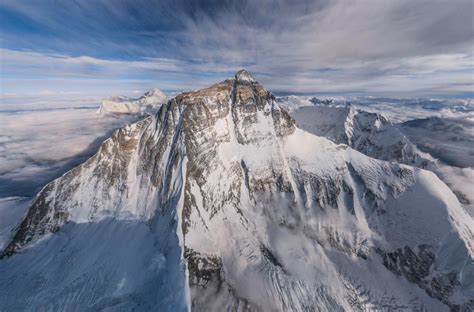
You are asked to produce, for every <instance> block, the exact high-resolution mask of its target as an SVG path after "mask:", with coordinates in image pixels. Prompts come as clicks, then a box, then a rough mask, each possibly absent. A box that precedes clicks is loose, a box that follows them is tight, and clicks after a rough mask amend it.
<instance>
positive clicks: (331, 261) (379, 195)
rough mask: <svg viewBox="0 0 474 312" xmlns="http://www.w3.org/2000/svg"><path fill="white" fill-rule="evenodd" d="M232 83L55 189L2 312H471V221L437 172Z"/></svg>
mask: <svg viewBox="0 0 474 312" xmlns="http://www.w3.org/2000/svg"><path fill="white" fill-rule="evenodd" d="M234 78H235V79H228V80H225V81H222V82H219V83H217V84H214V85H212V86H210V87H208V88H205V89H201V90H196V91H190V92H184V93H182V94H180V95H178V96H176V97H175V98H173V99H171V100H169V101H167V102H165V103H164V104H163V105H162V106H161V107H160V109H159V111H158V112H157V113H156V115H154V116H149V117H147V118H145V119H142V120H141V121H139V122H137V123H135V124H132V125H127V126H125V127H123V128H121V129H120V130H118V131H116V132H115V133H114V134H113V135H112V137H111V138H109V139H107V140H106V141H105V142H104V143H103V144H102V146H101V147H100V149H99V150H98V152H97V153H96V154H95V155H94V156H93V157H91V158H90V159H88V160H87V161H86V162H85V163H83V164H81V165H79V166H78V167H76V168H74V169H72V170H71V171H69V172H68V173H66V174H64V175H63V176H61V177H60V178H58V179H56V180H54V181H52V182H51V183H49V184H48V185H47V186H45V187H44V188H43V189H42V190H41V192H40V193H39V194H38V196H37V197H36V198H35V199H34V200H33V202H32V205H31V207H30V208H29V211H28V213H27V215H26V216H25V219H24V220H23V221H22V222H21V224H20V225H19V226H18V228H17V232H16V233H15V235H14V237H13V238H12V239H11V241H10V242H9V244H8V246H7V247H6V249H5V250H4V259H3V260H0V310H1V311H38V310H40V311H52V310H53V311H54V310H58V309H59V308H58V307H60V309H61V310H64V311H83V310H90V311H98V310H105V309H108V308H111V309H112V310H114V311H117V310H120V311H130V310H135V311H151V310H154V309H156V308H157V307H159V308H160V309H161V308H162V307H163V309H162V310H163V311H189V310H193V311H315V310H317V311H323V312H324V311H366V310H381V311H382V310H386V311H389V310H390V311H393V310H404V311H448V310H449V309H451V310H453V311H472V308H473V307H474V300H473V299H472V298H474V294H473V290H472V277H473V276H474V261H473V257H474V256H473V255H474V246H473V241H474V240H473V230H472V229H474V224H473V221H472V218H470V217H469V216H468V215H467V213H466V212H465V211H464V210H463V208H462V207H461V205H460V203H459V201H458V200H457V198H456V196H455V195H454V194H453V192H452V191H451V190H450V189H449V188H448V187H447V186H446V185H445V184H444V183H443V182H441V180H439V179H438V178H437V176H436V175H434V174H433V173H431V172H429V171H426V170H420V169H417V168H414V167H410V166H406V165H400V164H399V163H397V162H385V161H381V160H377V159H374V158H370V157H368V156H366V155H364V154H361V153H359V152H357V151H355V150H353V149H352V148H350V147H348V146H347V145H336V144H334V143H333V142H331V141H329V140H327V139H325V138H323V137H319V136H316V135H313V134H310V133H308V132H305V131H303V130H301V129H299V128H298V127H297V126H296V125H295V122H294V120H293V119H292V118H291V117H290V116H289V114H288V113H287V112H286V111H285V110H284V109H282V108H281V107H280V106H279V105H278V104H277V102H276V101H275V97H274V96H273V95H272V94H271V93H270V92H269V91H268V90H266V89H265V88H264V87H263V86H261V85H260V84H257V83H256V82H255V80H254V79H253V78H252V76H251V75H250V74H249V73H248V72H247V71H245V70H241V71H239V72H238V73H237V74H236V75H235V77H234ZM433 225H436V226H433ZM452 254H455V255H456V257H455V258H453V257H450V256H449V255H452ZM460 263H462V265H459V264H460ZM25 302H27V303H28V304H29V306H28V307H27V306H25Z"/></svg>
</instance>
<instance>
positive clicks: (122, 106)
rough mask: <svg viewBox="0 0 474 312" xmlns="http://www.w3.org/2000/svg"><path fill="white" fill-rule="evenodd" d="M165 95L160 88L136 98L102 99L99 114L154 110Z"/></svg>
mask: <svg viewBox="0 0 474 312" xmlns="http://www.w3.org/2000/svg"><path fill="white" fill-rule="evenodd" d="M166 101H167V96H166V95H165V94H164V93H163V92H162V91H161V90H160V89H152V90H150V91H148V92H147V93H145V94H144V95H143V96H141V97H139V98H138V99H132V98H129V97H125V96H114V97H111V98H108V99H105V100H103V101H102V104H101V106H100V108H99V110H98V113H99V114H102V115H106V114H134V113H139V112H142V111H144V110H151V111H156V110H157V109H159V108H160V106H161V105H163V104H164V103H166Z"/></svg>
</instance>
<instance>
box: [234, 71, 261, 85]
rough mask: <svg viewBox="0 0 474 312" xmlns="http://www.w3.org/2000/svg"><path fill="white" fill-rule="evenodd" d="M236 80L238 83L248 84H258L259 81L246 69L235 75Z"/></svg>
mask: <svg viewBox="0 0 474 312" xmlns="http://www.w3.org/2000/svg"><path fill="white" fill-rule="evenodd" d="M235 80H237V81H238V82H247V83H256V82H257V80H255V78H253V77H252V75H251V74H250V73H249V72H248V71H247V70H245V69H241V70H239V71H238V72H237V73H235Z"/></svg>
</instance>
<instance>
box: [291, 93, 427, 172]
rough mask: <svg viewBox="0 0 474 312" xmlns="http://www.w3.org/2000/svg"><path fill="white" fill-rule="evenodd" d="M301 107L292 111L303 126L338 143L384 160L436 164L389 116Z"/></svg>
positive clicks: (423, 165) (343, 108)
mask: <svg viewBox="0 0 474 312" xmlns="http://www.w3.org/2000/svg"><path fill="white" fill-rule="evenodd" d="M317 104H318V105H315V106H305V107H300V108H298V109H296V110H293V111H292V112H291V116H292V117H293V118H295V120H296V122H297V124H298V126H299V127H301V128H302V129H303V130H306V131H308V132H311V133H313V134H315V135H318V136H323V137H326V138H328V139H330V140H331V141H333V142H335V143H337V144H347V145H349V146H350V147H352V148H354V149H356V150H358V151H359V152H361V153H363V154H366V155H368V156H370V157H374V158H377V159H382V160H389V161H396V162H400V163H403V164H408V165H413V166H417V167H421V168H426V167H428V166H429V165H430V164H432V163H433V162H434V159H433V158H432V157H430V155H428V154H425V153H423V152H421V151H419V150H418V149H417V147H416V146H415V145H414V144H413V143H411V142H410V140H408V139H407V138H406V137H405V136H404V135H403V134H402V133H401V132H400V131H399V130H398V129H397V128H396V127H395V126H394V125H393V124H392V123H391V122H390V121H389V120H388V119H387V118H386V117H385V116H383V115H381V114H377V113H370V112H365V111H362V110H359V109H354V108H353V107H351V106H350V105H344V106H331V105H320V103H319V102H318V103H317Z"/></svg>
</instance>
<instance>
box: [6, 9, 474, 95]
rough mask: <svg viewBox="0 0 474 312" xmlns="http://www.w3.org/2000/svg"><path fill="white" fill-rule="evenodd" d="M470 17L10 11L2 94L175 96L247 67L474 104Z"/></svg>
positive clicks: (261, 74) (321, 86)
mask: <svg viewBox="0 0 474 312" xmlns="http://www.w3.org/2000/svg"><path fill="white" fill-rule="evenodd" d="M472 15H473V3H472V1H470V0H457V1H455V2H453V1H445V0H430V1H425V0H421V1H407V0H398V1H376V0H359V1H342V0H331V1H328V0H325V1H238V2H236V1H184V0H183V1H125V0H122V1H106V0H103V1H91V2H85V1H68V2H59V3H58V2H55V1H54V3H53V1H9V0H6V1H3V2H2V4H1V5H0V17H3V19H4V20H5V21H6V22H5V27H4V29H5V31H4V32H3V33H2V34H1V37H0V38H1V39H0V46H1V47H2V48H3V50H2V51H1V52H0V53H1V59H2V71H3V72H4V73H5V74H4V75H2V80H4V81H3V82H2V85H3V87H2V89H5V90H3V92H21V90H18V89H19V87H18V85H20V84H19V83H18V82H19V81H20V82H23V81H25V80H26V79H38V80H39V79H42V78H44V77H47V78H48V79H52V80H54V79H57V80H62V81H63V86H62V87H63V88H66V89H68V88H72V85H73V83H72V82H71V83H68V82H67V81H68V80H74V82H76V84H77V79H79V78H81V79H83V80H88V79H99V80H101V81H107V83H104V84H105V85H113V84H115V85H124V83H123V81H129V80H138V81H144V83H145V84H148V85H149V84H151V81H153V82H155V84H157V85H159V86H160V87H161V88H163V89H169V90H171V89H175V90H180V89H189V88H196V87H200V86H202V85H205V84H208V83H211V82H212V81H215V80H220V79H224V78H226V77H228V76H229V75H231V74H232V73H233V72H234V71H235V70H237V69H238V68H241V67H245V68H247V69H249V70H251V71H253V72H254V73H255V75H256V77H257V78H258V79H259V80H260V81H262V82H263V83H265V84H266V85H268V87H269V88H271V89H272V90H274V91H280V92H327V93H371V94H382V93H384V94H390V95H394V94H395V93H401V94H404V95H419V96H422V95H423V96H426V95H448V96H453V95H466V94H467V95H469V96H470V95H471V94H472V93H473V70H474V69H473V50H472V46H473V43H474V41H473V38H474V28H473V27H472V20H473V16H472ZM43 84H44V83H43ZM89 87H90V86H88V85H87V83H84V87H83V88H84V89H87V88H89Z"/></svg>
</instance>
